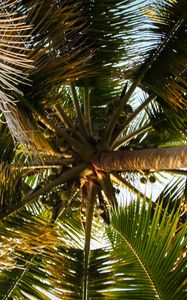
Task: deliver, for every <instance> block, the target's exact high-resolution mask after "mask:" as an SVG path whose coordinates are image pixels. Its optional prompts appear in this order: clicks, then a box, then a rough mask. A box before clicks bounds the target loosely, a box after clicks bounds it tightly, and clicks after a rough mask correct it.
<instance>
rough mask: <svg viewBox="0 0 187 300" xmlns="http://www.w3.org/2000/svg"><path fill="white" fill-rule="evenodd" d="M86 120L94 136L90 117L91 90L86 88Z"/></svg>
mask: <svg viewBox="0 0 187 300" xmlns="http://www.w3.org/2000/svg"><path fill="white" fill-rule="evenodd" d="M84 119H85V124H86V127H87V128H88V131H89V133H90V135H91V134H92V126H91V117H90V89H89V88H88V87H85V88H84Z"/></svg>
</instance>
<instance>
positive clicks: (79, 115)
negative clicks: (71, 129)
mask: <svg viewBox="0 0 187 300" xmlns="http://www.w3.org/2000/svg"><path fill="white" fill-rule="evenodd" d="M70 87H71V92H72V100H73V105H74V109H75V113H76V115H77V119H78V122H79V129H80V131H81V133H82V135H83V136H85V137H88V131H87V128H86V125H85V122H84V118H83V115H82V111H81V108H80V104H79V99H78V96H77V91H76V88H75V84H74V83H71V84H70Z"/></svg>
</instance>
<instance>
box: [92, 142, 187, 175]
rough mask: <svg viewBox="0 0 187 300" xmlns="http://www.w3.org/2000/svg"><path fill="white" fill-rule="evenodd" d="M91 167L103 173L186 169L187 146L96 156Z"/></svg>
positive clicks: (125, 151)
mask: <svg viewBox="0 0 187 300" xmlns="http://www.w3.org/2000/svg"><path fill="white" fill-rule="evenodd" d="M92 162H93V166H94V167H95V168H96V169H98V170H102V171H105V172H111V171H125V170H157V171H158V170H171V169H178V168H187V146H181V147H167V148H151V149H142V150H133V151H130V150H124V151H116V152H111V153H106V152H104V153H100V154H97V155H96V156H95V157H94V159H93V161H92Z"/></svg>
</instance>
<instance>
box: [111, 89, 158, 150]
mask: <svg viewBox="0 0 187 300" xmlns="http://www.w3.org/2000/svg"><path fill="white" fill-rule="evenodd" d="M155 98H156V96H155V95H150V96H149V97H148V98H147V99H146V100H145V101H144V102H143V103H142V104H140V105H139V106H138V107H137V109H136V110H135V111H134V112H133V113H132V114H130V115H129V117H127V118H126V120H125V122H124V124H123V129H122V130H121V131H120V132H119V133H118V134H117V136H116V137H115V138H114V139H113V141H112V142H111V146H110V150H112V149H113V146H114V145H115V143H117V140H118V139H119V137H120V135H121V134H123V132H124V131H125V129H126V128H127V126H128V125H129V124H130V122H132V120H133V119H134V118H135V117H136V116H137V115H138V114H139V113H140V112H141V111H142V110H143V109H144V108H145V107H146V106H147V105H148V104H149V103H150V102H151V101H152V100H154V99H155Z"/></svg>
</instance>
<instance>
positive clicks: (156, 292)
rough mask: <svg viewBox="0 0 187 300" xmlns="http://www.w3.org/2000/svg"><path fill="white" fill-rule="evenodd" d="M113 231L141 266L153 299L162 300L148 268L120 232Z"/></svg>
mask: <svg viewBox="0 0 187 300" xmlns="http://www.w3.org/2000/svg"><path fill="white" fill-rule="evenodd" d="M115 230H116V232H117V233H118V235H119V236H120V238H121V239H122V240H123V241H124V242H125V244H126V245H127V247H128V248H129V249H130V251H131V252H132V253H133V255H134V256H135V258H136V260H137V262H138V263H139V265H140V266H141V268H142V270H143V271H144V273H145V275H146V277H147V279H148V281H149V282H150V286H151V289H152V291H153V292H154V294H155V299H158V300H162V297H161V295H160V292H159V290H158V287H157V285H156V283H155V281H154V280H153V278H152V274H151V272H150V270H149V268H148V267H147V266H146V264H145V263H144V261H143V260H142V258H141V256H139V255H138V253H137V251H136V250H135V248H134V247H133V245H132V244H131V243H130V242H129V241H128V240H127V239H126V238H125V237H124V236H123V235H122V234H121V232H120V231H118V230H117V229H115Z"/></svg>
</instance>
